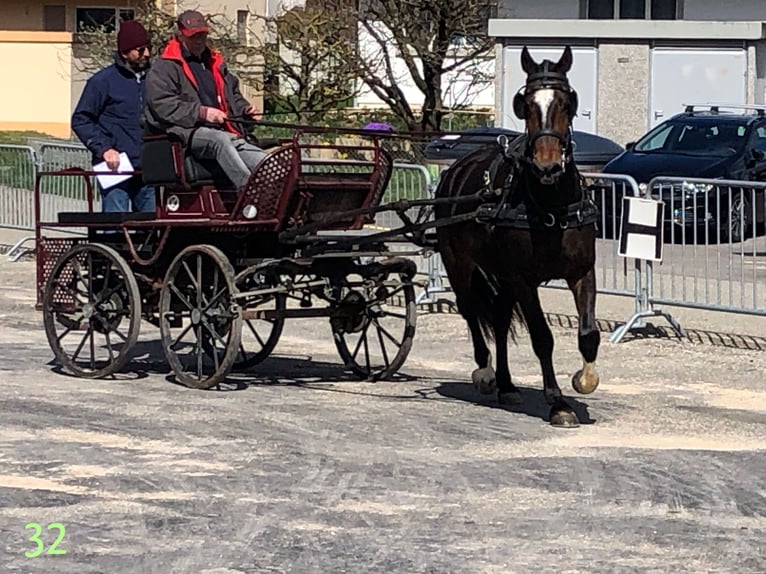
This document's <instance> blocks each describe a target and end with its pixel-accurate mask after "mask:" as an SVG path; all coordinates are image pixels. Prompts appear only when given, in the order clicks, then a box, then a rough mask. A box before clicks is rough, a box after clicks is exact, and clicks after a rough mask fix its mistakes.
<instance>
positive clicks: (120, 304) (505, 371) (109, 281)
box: [36, 48, 600, 427]
mask: <svg viewBox="0 0 766 574" xmlns="http://www.w3.org/2000/svg"><path fill="white" fill-rule="evenodd" d="M571 65H572V53H571V50H570V49H569V48H567V49H566V50H565V51H564V54H563V55H562V57H561V59H560V60H559V61H558V62H551V61H549V60H544V61H543V62H541V63H537V62H535V61H534V59H533V58H532V57H531V56H530V54H529V52H528V50H526V49H524V50H523V51H522V67H523V69H524V71H525V72H526V73H527V82H526V85H525V87H524V88H523V90H522V91H520V92H519V93H518V94H516V96H515V97H514V99H513V107H514V112H515V113H516V115H517V116H518V117H519V118H522V119H524V121H525V128H526V129H525V135H524V136H521V137H519V138H517V139H516V140H514V141H508V140H507V138H506V139H505V141H502V139H499V140H498V145H497V146H489V147H487V148H482V149H479V150H477V151H476V152H473V153H470V154H468V155H467V156H464V157H463V158H462V159H460V160H458V162H456V163H455V164H453V165H452V166H451V167H450V168H449V170H448V171H447V172H445V174H444V177H443V178H442V179H441V180H440V184H439V186H438V187H437V189H436V193H435V198H433V199H426V200H417V201H412V202H400V203H399V204H388V205H386V204H384V205H380V201H381V197H382V195H383V192H384V190H385V188H386V185H387V183H388V181H389V178H390V177H391V169H392V165H393V164H392V161H391V157H390V156H389V154H387V153H386V152H385V151H383V150H382V149H381V147H380V145H379V143H378V142H377V141H375V140H373V143H372V144H371V145H368V146H358V147H354V148H353V150H346V151H353V152H354V153H355V154H356V155H357V156H360V157H363V158H364V159H360V160H354V161H353V162H352V163H353V165H354V166H355V168H356V169H354V170H351V171H347V170H346V169H345V168H346V167H348V164H346V163H344V162H343V161H341V160H338V159H337V158H334V159H325V160H321V159H320V160H315V161H313V162H311V161H308V160H307V159H306V156H307V155H308V152H310V149H311V147H312V146H311V145H304V144H302V143H300V141H299V138H298V135H299V134H296V137H295V138H293V139H292V140H291V141H288V142H283V145H281V146H279V147H278V148H277V149H275V150H274V151H273V152H272V153H271V154H270V155H269V156H268V158H267V159H266V160H265V161H264V162H262V163H261V164H260V165H259V166H258V167H257V168H256V169H255V171H254V172H253V173H252V175H251V177H250V180H249V181H248V183H247V184H246V186H245V187H244V189H241V190H234V189H232V186H231V185H230V184H229V183H228V182H226V181H221V180H220V175H219V174H217V173H216V170H215V169H212V168H214V167H215V166H210V165H204V164H202V163H199V162H193V161H191V160H190V159H189V158H187V157H184V154H183V152H182V150H181V148H180V147H178V146H177V145H176V144H174V143H173V142H170V141H168V140H166V139H162V138H160V139H157V140H152V141H148V142H147V145H146V146H145V149H144V153H145V159H144V164H143V170H144V173H143V177H144V180H145V181H146V182H147V183H151V184H153V185H155V186H156V187H157V190H158V208H157V212H156V213H152V214H148V215H137V214H118V215H113V214H101V213H94V212H93V193H92V188H90V187H89V188H88V201H89V210H88V211H87V212H84V213H60V214H59V215H58V221H57V222H39V217H38V225H37V252H38V253H37V254H38V300H39V303H40V305H41V307H42V310H43V315H44V323H45V330H46V333H47V336H48V340H49V342H50V344H51V347H52V349H53V352H54V354H55V355H56V357H57V358H58V360H59V361H60V362H61V364H62V365H63V366H64V367H65V368H66V369H68V370H69V371H72V372H73V373H75V374H77V375H80V376H90V377H100V376H106V375H109V374H111V373H114V372H115V371H117V370H118V369H120V368H121V367H122V366H123V365H124V364H125V363H126V362H127V360H128V358H129V353H130V351H131V348H132V347H133V346H134V345H135V343H136V340H137V338H138V332H139V327H140V324H141V320H142V319H146V320H148V321H150V322H152V323H154V324H155V325H158V326H159V329H160V335H161V339H162V348H163V350H164V353H165V356H166V358H167V360H168V362H169V363H170V366H171V368H172V370H173V373H174V375H175V377H176V379H177V380H178V381H179V382H181V383H183V384H185V385H188V386H191V387H196V388H209V387H211V386H214V385H216V384H217V383H219V382H220V381H221V380H223V379H224V378H225V377H226V375H227V373H228V372H229V371H230V370H231V369H232V368H247V367H251V366H253V365H255V364H257V363H259V362H260V361H262V360H263V359H265V358H266V357H267V356H268V355H269V353H270V352H271V351H272V350H273V348H274V346H275V345H276V342H277V340H278V339H279V336H280V333H281V331H282V327H283V324H284V321H285V319H287V318H288V317H328V318H329V319H330V325H331V329H332V333H333V338H334V340H335V344H336V346H337V349H338V352H339V354H340V356H341V357H342V359H343V361H344V362H345V364H346V365H347V366H348V367H349V368H350V369H351V370H352V371H353V372H354V373H356V374H357V375H359V376H361V377H363V378H371V379H379V378H386V377H389V376H391V375H392V374H394V373H395V372H396V371H397V370H398V369H399V368H400V367H401V366H402V364H403V362H404V360H405V358H406V357H407V354H408V353H409V350H410V347H411V345H412V340H413V335H414V331H415V297H414V288H413V282H412V281H413V277H414V275H415V265H414V263H413V262H412V261H411V260H408V259H405V258H403V257H398V256H396V254H395V253H391V252H389V251H388V248H387V246H386V243H385V242H386V241H388V240H392V239H396V238H399V239H404V240H408V241H410V242H413V243H415V244H419V245H425V244H426V241H425V239H426V237H425V235H426V234H425V231H426V230H427V229H429V228H430V229H431V230H432V231H435V234H434V235H435V243H434V244H433V245H434V246H435V247H436V248H437V249H438V251H439V253H440V255H441V257H442V261H443V262H444V266H445V269H446V271H447V275H448V277H449V281H450V285H451V287H452V289H453V290H454V292H455V298H456V302H457V305H458V308H459V310H460V313H461V314H462V315H463V317H464V318H465V319H466V322H467V323H468V327H469V329H470V333H471V338H472V341H473V345H474V358H475V360H476V365H477V367H478V368H477V369H476V370H475V371H474V372H473V375H472V379H473V382H474V384H475V386H476V387H477V388H478V389H479V390H480V391H482V392H486V393H495V392H496V393H497V395H498V400H499V401H500V402H501V403H505V404H515V403H517V402H518V401H519V400H520V394H519V390H518V389H517V388H516V386H515V385H514V384H513V382H512V380H511V374H510V370H509V367H508V357H507V340H508V334H509V330H510V329H511V326H512V324H513V322H514V320H516V319H523V320H524V322H525V323H526V326H527V328H528V330H529V332H530V336H531V339H532V345H533V348H534V350H535V353H536V354H537V356H538V358H539V360H540V365H541V367H542V372H543V388H544V394H545V397H546V399H547V400H548V402H549V403H550V405H551V414H550V419H551V423H552V424H555V425H558V426H565V427H571V426H577V424H578V423H579V421H578V418H577V416H576V414H575V412H574V410H573V409H572V407H571V406H570V405H569V404H568V403H567V401H566V400H565V399H564V397H563V394H562V392H561V389H560V387H559V386H558V382H557V380H556V376H555V371H554V368H553V359H552V355H553V335H552V334H551V331H550V328H549V326H548V324H547V322H546V319H545V316H544V314H543V311H542V308H541V305H540V300H539V297H538V294H537V289H538V286H539V285H540V284H541V283H544V282H547V281H549V280H551V279H565V280H566V281H567V283H568V285H569V288H570V290H571V291H572V293H573V295H574V299H575V305H576V307H577V312H578V316H579V330H578V347H579V350H580V352H581V354H582V356H583V366H582V369H580V370H579V371H577V372H576V373H575V375H574V376H573V378H572V385H573V387H574V388H575V390H576V391H577V392H579V393H585V394H587V393H591V392H593V391H594V390H595V389H596V387H597V386H598V384H599V376H598V374H597V372H596V368H595V362H596V356H597V353H598V347H599V341H600V336H599V332H598V326H597V324H596V319H595V301H596V275H595V271H594V265H595V254H596V248H595V242H596V222H597V220H598V210H597V208H596V206H595V204H594V202H593V201H592V199H591V198H590V197H589V194H588V192H587V189H586V186H585V184H584V183H583V180H582V178H581V177H580V174H579V171H578V170H577V167H576V165H575V162H574V156H573V146H572V139H571V134H572V120H573V118H574V116H575V115H576V113H577V93H576V92H575V90H574V89H573V88H572V86H571V85H570V84H569V80H568V78H567V73H568V71H569V69H570V67H571ZM331 147H332V146H331ZM334 147H335V148H336V150H337V151H344V150H343V149H342V148H343V147H344V146H334ZM41 175H42V176H44V175H45V174H41ZM70 175H72V174H70ZM74 175H77V174H74ZM80 175H82V174H80ZM57 176H59V177H63V175H62V174H60V173H59V174H57ZM38 184H39V178H38ZM37 201H38V204H37V206H36V207H37V214H38V216H39V213H40V207H39V193H38V194H37ZM416 204H417V205H420V206H422V209H421V210H420V211H419V212H418V216H417V217H416V218H414V219H413V218H410V217H408V216H407V213H406V210H407V208H408V207H412V206H414V205H416ZM431 207H433V213H434V214H435V216H436V219H435V220H426V217H425V216H424V215H423V214H426V213H428V210H429V209H430V208H431ZM382 210H393V211H395V212H396V213H397V214H398V215H399V216H400V218H401V220H402V223H403V225H402V226H401V227H400V228H397V229H392V230H389V231H380V232H375V233H373V234H371V235H358V236H355V235H351V236H350V237H349V234H351V233H353V232H354V231H359V230H361V229H362V228H363V227H364V225H365V224H366V223H369V222H372V221H373V220H374V217H373V216H374V214H375V213H377V212H380V211H382ZM82 226H85V227H86V229H87V238H78V239H72V238H71V237H69V238H61V237H54V236H52V235H47V234H46V235H45V236H43V234H42V230H43V229H46V230H53V231H55V230H57V229H58V230H61V229H62V228H64V227H82ZM392 299H397V300H398V303H399V306H397V307H394V306H393V305H392V304H391V303H392ZM259 328H260V329H261V330H260V331H259ZM487 336H489V338H494V339H495V351H496V355H495V356H496V358H497V363H496V365H495V366H496V368H497V370H495V369H494V368H493V366H492V361H491V354H490V352H489V348H488V347H487V344H486V338H487ZM97 339H98V342H97ZM65 341H66V343H65ZM70 341H71V342H70ZM373 347H375V349H373ZM373 351H375V352H373Z"/></svg>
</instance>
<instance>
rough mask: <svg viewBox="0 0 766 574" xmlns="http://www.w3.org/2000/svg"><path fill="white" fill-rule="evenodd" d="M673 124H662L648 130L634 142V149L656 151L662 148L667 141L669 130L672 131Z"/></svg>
mask: <svg viewBox="0 0 766 574" xmlns="http://www.w3.org/2000/svg"><path fill="white" fill-rule="evenodd" d="M673 127H674V126H673V124H667V123H666V124H662V125H660V126H658V127H657V128H655V129H654V130H652V131H650V132H649V133H648V134H646V135H645V136H644V137H643V138H641V139H640V140H639V141H638V143H636V146H635V148H634V149H635V150H636V151H644V152H648V151H658V150H661V149H664V147H665V143H666V142H667V141H668V136H669V135H670V132H671V131H673Z"/></svg>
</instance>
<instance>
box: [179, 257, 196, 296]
mask: <svg viewBox="0 0 766 574" xmlns="http://www.w3.org/2000/svg"><path fill="white" fill-rule="evenodd" d="M181 265H182V266H183V268H184V270H185V271H186V276H187V277H188V278H189V280H190V281H191V282H192V285H193V286H194V288H195V289H196V290H197V291H199V283H198V282H197V281H196V279H195V278H194V275H193V274H192V272H191V269H189V265H188V264H187V263H186V260H184V261H182V262H181Z"/></svg>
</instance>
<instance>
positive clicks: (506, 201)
mask: <svg viewBox="0 0 766 574" xmlns="http://www.w3.org/2000/svg"><path fill="white" fill-rule="evenodd" d="M528 139H529V138H527V136H519V137H517V138H515V139H514V140H511V141H508V138H507V137H506V136H504V135H503V136H499V137H498V142H497V143H498V145H499V146H500V147H501V148H502V152H501V153H498V154H497V157H496V158H495V159H494V160H493V161H492V163H491V164H490V166H489V168H488V169H487V171H486V172H485V173H484V188H483V190H482V194H481V195H482V197H483V198H484V199H485V200H488V201H487V202H486V203H483V204H482V205H480V206H479V207H478V208H477V209H476V212H475V213H476V221H477V222H478V223H483V224H487V225H492V226H499V227H510V228H513V229H553V228H559V229H562V230H563V229H569V228H581V227H584V226H585V225H590V224H592V223H597V222H598V221H599V219H600V214H599V210H598V206H597V205H596V204H595V202H594V201H593V200H592V199H591V198H590V197H589V195H588V194H587V192H586V187H587V186H586V185H585V181H584V179H583V177H582V176H581V175H580V174H579V172H577V181H576V185H577V188H578V191H579V199H578V200H577V201H575V202H573V203H571V204H568V205H565V206H562V207H558V208H554V209H550V208H547V207H544V206H542V205H540V203H539V202H538V201H537V200H535V198H534V195H533V194H531V193H528V192H527V193H523V196H521V197H518V196H517V195H516V196H514V191H517V190H518V191H520V192H524V190H525V188H524V186H523V185H514V181H516V180H517V179H518V178H519V177H522V176H523V174H524V169H525V168H526V169H528V167H527V165H528V163H527V162H526V161H524V158H525V155H524V154H525V149H526V148H527V147H528ZM508 161H510V162H511V163H512V164H513V167H512V169H511V171H510V173H509V174H508V176H507V177H506V178H505V179H504V181H503V182H502V185H501V186H500V187H495V186H494V182H495V181H496V180H497V177H498V172H499V170H500V168H501V166H502V165H503V164H504V163H505V162H508ZM569 162H574V159H573V158H572V156H571V152H570V153H567V163H569ZM575 169H576V168H575Z"/></svg>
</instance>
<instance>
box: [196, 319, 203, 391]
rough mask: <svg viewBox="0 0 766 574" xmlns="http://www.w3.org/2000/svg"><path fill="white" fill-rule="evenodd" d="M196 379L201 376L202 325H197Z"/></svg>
mask: <svg viewBox="0 0 766 574" xmlns="http://www.w3.org/2000/svg"><path fill="white" fill-rule="evenodd" d="M196 333H197V345H196V346H197V379H201V378H202V325H197V329H196Z"/></svg>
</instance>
